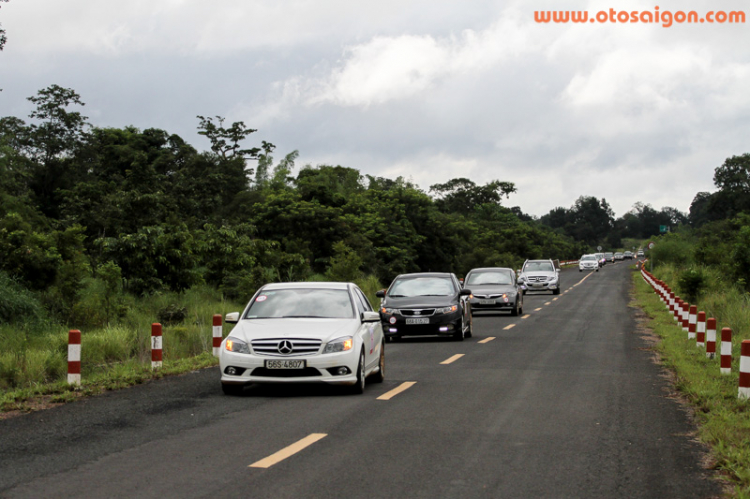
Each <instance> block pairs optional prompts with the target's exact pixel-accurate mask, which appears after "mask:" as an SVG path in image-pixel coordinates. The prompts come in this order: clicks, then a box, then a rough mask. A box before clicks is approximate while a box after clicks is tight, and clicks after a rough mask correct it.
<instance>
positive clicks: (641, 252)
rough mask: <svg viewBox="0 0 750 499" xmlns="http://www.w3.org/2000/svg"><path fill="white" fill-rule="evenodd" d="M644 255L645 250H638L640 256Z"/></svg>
mask: <svg viewBox="0 0 750 499" xmlns="http://www.w3.org/2000/svg"><path fill="white" fill-rule="evenodd" d="M643 256H644V253H643V250H642V249H639V250H638V258H642V257H643Z"/></svg>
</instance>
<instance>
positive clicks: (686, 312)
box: [681, 301, 690, 338]
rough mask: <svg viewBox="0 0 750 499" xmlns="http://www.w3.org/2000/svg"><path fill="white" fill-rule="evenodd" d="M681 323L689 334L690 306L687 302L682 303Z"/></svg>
mask: <svg viewBox="0 0 750 499" xmlns="http://www.w3.org/2000/svg"><path fill="white" fill-rule="evenodd" d="M681 322H682V330H683V331H685V332H687V331H688V329H689V328H690V304H689V303H688V302H686V301H684V302H682V315H681ZM688 338H690V334H688Z"/></svg>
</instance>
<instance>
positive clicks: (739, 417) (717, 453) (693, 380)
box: [634, 268, 750, 498]
mask: <svg viewBox="0 0 750 499" xmlns="http://www.w3.org/2000/svg"><path fill="white" fill-rule="evenodd" d="M634 274H635V275H634V280H635V298H636V302H637V303H638V305H640V306H641V308H642V309H643V310H644V312H645V313H646V314H647V315H648V316H649V318H650V320H649V321H648V323H647V327H648V328H649V329H651V330H652V331H653V332H654V333H655V334H656V335H657V336H658V337H659V338H660V340H661V341H660V342H659V343H658V345H657V346H656V347H655V348H656V350H657V351H658V352H659V354H660V355H661V358H662V362H663V364H664V365H665V366H666V367H667V368H669V369H670V370H671V371H672V372H673V373H674V374H675V385H676V388H677V390H679V391H680V392H681V393H682V394H683V395H684V396H685V398H686V399H687V400H688V401H689V403H690V404H691V405H692V406H693V407H694V408H695V416H696V422H697V423H698V436H699V438H700V440H701V441H702V442H704V443H706V444H707V445H709V446H710V448H711V453H712V461H713V465H712V467H713V468H714V469H716V470H718V471H720V472H722V474H724V475H725V476H726V477H727V478H728V479H729V480H730V481H731V483H732V486H733V491H732V496H734V497H741V498H750V402H748V401H743V400H738V398H737V392H738V369H739V355H740V345H741V342H742V340H744V339H748V336H749V333H750V330H748V322H749V321H750V308H748V306H747V305H748V297H747V294H745V293H742V292H739V291H737V290H735V289H733V288H726V289H724V290H712V292H711V293H710V294H706V295H705V297H704V298H703V299H702V300H699V301H698V302H697V304H698V310H699V311H700V310H706V311H710V314H707V317H711V316H713V317H715V318H716V319H717V329H718V330H719V331H720V330H721V328H722V327H732V328H733V332H734V335H733V338H732V344H733V348H732V374H731V375H721V374H720V371H719V356H718V354H717V356H716V358H715V359H708V358H707V357H706V354H705V349H703V348H699V347H697V346H696V342H695V340H694V339H693V340H688V338H687V333H686V332H684V331H683V330H682V328H681V327H680V326H678V325H677V324H676V323H675V321H674V320H673V319H672V315H671V314H670V313H669V310H668V309H667V308H666V307H665V305H664V304H663V303H662V302H661V301H660V300H659V297H658V295H657V294H656V293H654V291H653V290H652V288H651V286H649V285H648V284H647V283H646V282H645V281H644V280H643V279H642V278H641V276H640V273H634ZM658 277H659V278H660V279H662V280H666V281H667V282H668V284H669V285H670V287H673V285H672V282H669V279H673V278H674V272H672V271H671V270H670V269H669V268H667V269H664V271H663V273H661V272H660V275H659V276H658ZM718 350H719V345H718V344H717V351H718Z"/></svg>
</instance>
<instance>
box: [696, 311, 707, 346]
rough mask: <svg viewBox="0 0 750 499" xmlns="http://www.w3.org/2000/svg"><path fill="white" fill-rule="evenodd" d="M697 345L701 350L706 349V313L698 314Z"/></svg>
mask: <svg viewBox="0 0 750 499" xmlns="http://www.w3.org/2000/svg"><path fill="white" fill-rule="evenodd" d="M696 344H697V345H698V346H699V347H700V348H705V347H706V312H698V325H697V329H696Z"/></svg>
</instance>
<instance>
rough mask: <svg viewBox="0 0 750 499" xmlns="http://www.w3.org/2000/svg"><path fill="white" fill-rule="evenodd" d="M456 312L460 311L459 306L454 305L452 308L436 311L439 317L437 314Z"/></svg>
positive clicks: (437, 309)
mask: <svg viewBox="0 0 750 499" xmlns="http://www.w3.org/2000/svg"><path fill="white" fill-rule="evenodd" d="M456 310H458V305H452V306H450V307H442V308H436V309H435V315H437V314H450V313H451V312H455V311H456Z"/></svg>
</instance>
